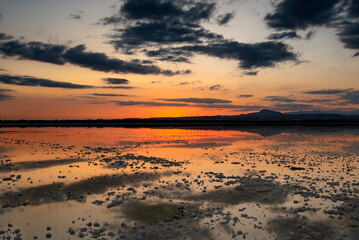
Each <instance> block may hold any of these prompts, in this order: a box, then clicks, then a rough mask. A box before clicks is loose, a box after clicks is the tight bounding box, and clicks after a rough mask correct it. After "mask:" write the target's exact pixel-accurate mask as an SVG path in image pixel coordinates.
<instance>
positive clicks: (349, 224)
mask: <svg viewBox="0 0 359 240" xmlns="http://www.w3.org/2000/svg"><path fill="white" fill-rule="evenodd" d="M347 226H348V227H350V228H357V227H359V226H358V224H356V223H355V222H348V225H347Z"/></svg>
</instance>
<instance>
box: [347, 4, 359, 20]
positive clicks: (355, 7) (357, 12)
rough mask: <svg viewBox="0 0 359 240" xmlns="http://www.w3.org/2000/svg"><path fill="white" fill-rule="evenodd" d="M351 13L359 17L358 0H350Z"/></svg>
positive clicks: (352, 15)
mask: <svg viewBox="0 0 359 240" xmlns="http://www.w3.org/2000/svg"><path fill="white" fill-rule="evenodd" d="M349 14H350V16H351V17H359V1H358V0H351V1H350V7H349Z"/></svg>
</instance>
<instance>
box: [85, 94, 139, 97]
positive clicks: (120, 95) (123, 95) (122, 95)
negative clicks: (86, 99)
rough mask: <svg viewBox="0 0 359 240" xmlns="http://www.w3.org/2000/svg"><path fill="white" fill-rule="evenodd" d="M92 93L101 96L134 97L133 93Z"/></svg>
mask: <svg viewBox="0 0 359 240" xmlns="http://www.w3.org/2000/svg"><path fill="white" fill-rule="evenodd" d="M92 95H93V96H99V97H133V96H131V95H126V94H116V93H93V94H92Z"/></svg>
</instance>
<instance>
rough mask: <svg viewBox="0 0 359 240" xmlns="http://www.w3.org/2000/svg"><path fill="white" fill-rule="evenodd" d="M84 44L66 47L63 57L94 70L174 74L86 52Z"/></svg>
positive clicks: (101, 54) (154, 67)
mask: <svg viewBox="0 0 359 240" xmlns="http://www.w3.org/2000/svg"><path fill="white" fill-rule="evenodd" d="M85 50H86V47H85V46H84V45H78V46H76V47H73V48H70V49H68V50H67V51H66V52H65V53H64V54H63V58H64V59H65V60H66V62H69V63H72V64H74V65H78V66H81V67H85V68H90V69H92V70H96V71H103V72H115V73H137V74H164V75H169V76H170V75H174V74H175V73H173V72H172V71H170V70H166V71H163V70H161V69H160V68H159V67H157V66H154V65H152V66H151V65H142V64H137V63H133V62H126V61H123V60H120V59H115V58H109V57H108V56H107V55H106V54H104V53H97V52H87V51H85Z"/></svg>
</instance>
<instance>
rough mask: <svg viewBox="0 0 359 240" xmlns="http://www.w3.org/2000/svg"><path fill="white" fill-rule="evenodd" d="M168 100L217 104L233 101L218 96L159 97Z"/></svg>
mask: <svg viewBox="0 0 359 240" xmlns="http://www.w3.org/2000/svg"><path fill="white" fill-rule="evenodd" d="M157 100H161V101H166V102H184V103H206V104H216V103H231V102H232V101H230V100H223V99H217V98H171V99H166V98H161V99H157Z"/></svg>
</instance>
